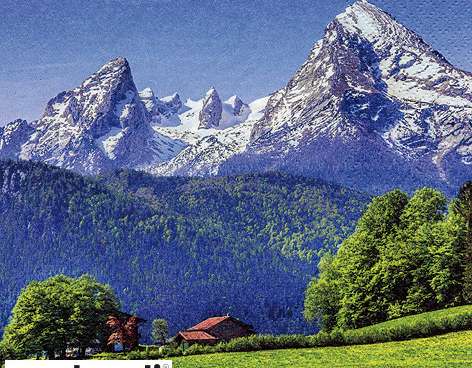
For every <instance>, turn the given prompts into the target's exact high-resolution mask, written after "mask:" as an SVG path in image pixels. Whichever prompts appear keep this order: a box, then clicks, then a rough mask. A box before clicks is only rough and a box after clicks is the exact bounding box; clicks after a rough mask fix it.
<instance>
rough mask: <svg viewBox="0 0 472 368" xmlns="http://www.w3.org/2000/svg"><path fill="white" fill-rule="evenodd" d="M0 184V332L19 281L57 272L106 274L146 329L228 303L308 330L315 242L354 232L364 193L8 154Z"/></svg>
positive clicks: (235, 311)
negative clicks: (77, 169) (72, 164)
mask: <svg viewBox="0 0 472 368" xmlns="http://www.w3.org/2000/svg"><path fill="white" fill-rule="evenodd" d="M0 188H2V190H1V192H0V213H1V214H2V221H1V222H0V332H1V328H2V325H4V324H5V323H6V321H7V319H8V316H9V314H10V312H11V308H12V307H13V305H14V302H15V300H16V298H17V296H18V294H19V291H20V290H21V288H23V287H24V286H25V285H26V284H27V283H28V282H29V281H31V280H33V279H44V278H47V277H49V276H51V275H54V274H58V273H65V274H67V275H70V276H78V275H81V274H83V273H89V274H91V275H92V276H94V277H96V278H97V279H98V280H99V281H101V282H105V283H108V284H110V285H111V287H112V288H113V289H114V290H115V291H116V293H117V295H118V297H119V298H120V300H121V301H122V302H123V309H124V310H125V311H128V312H132V313H137V314H138V315H139V316H141V317H143V318H145V319H146V320H147V321H149V322H148V323H147V325H146V326H145V327H149V325H150V321H152V320H153V319H154V318H157V317H160V318H165V319H167V320H168V321H169V326H170V330H171V333H175V332H176V331H177V330H179V329H182V328H186V327H189V326H191V325H194V324H195V323H197V322H198V321H200V320H202V319H204V318H207V317H208V316H211V315H215V314H226V313H230V314H232V315H234V316H236V317H238V318H241V319H242V320H244V321H246V322H248V323H250V324H252V325H254V327H255V329H256V330H257V331H258V332H265V333H294V332H308V331H310V328H311V327H309V326H308V325H307V324H306V323H305V321H304V320H303V317H302V308H303V293H304V290H305V287H306V284H307V282H308V280H309V279H310V277H312V276H313V275H314V273H315V272H316V264H317V259H316V258H317V251H318V250H319V249H320V248H323V247H333V246H335V245H336V244H338V243H339V241H340V239H342V238H344V237H345V236H346V235H347V234H349V233H350V232H351V231H352V229H353V226H354V225H355V222H356V220H357V219H358V217H359V216H360V213H361V211H362V209H363V208H364V206H365V205H366V203H367V201H368V198H367V197H366V196H365V195H363V194H361V193H358V192H354V191H350V190H348V189H345V188H342V187H339V186H335V185H331V184H328V183H325V182H321V181H318V180H313V179H304V178H295V177H291V176H288V175H279V174H267V175H245V176H236V177H227V178H211V179H198V178H155V177H152V176H150V175H146V174H143V173H138V172H134V171H128V170H123V171H119V172H117V173H114V174H111V175H109V176H106V177H102V178H86V177H82V176H80V175H77V174H74V173H72V172H68V171H66V170H61V169H58V168H54V167H49V166H46V165H43V164H39V163H32V162H11V161H8V162H0ZM248 295H251V298H250V300H248V297H247V296H248ZM145 335H146V334H145Z"/></svg>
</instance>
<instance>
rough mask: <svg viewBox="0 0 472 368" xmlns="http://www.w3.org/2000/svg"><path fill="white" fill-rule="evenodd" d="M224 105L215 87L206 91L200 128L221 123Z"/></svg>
mask: <svg viewBox="0 0 472 368" xmlns="http://www.w3.org/2000/svg"><path fill="white" fill-rule="evenodd" d="M222 113H223V106H222V102H221V99H220V96H219V95H218V92H216V89H215V88H214V87H212V88H210V90H209V91H208V92H207V93H206V95H205V99H204V100H203V107H202V110H201V111H200V114H199V117H198V119H199V121H200V124H199V129H209V128H216V127H218V126H219V124H220V120H221V114H222Z"/></svg>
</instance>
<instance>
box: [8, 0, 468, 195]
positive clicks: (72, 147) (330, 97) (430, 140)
mask: <svg viewBox="0 0 472 368" xmlns="http://www.w3.org/2000/svg"><path fill="white" fill-rule="evenodd" d="M120 73H121V74H120ZM110 75H112V76H113V77H110V78H107V76H110ZM121 76H124V77H123V78H121ZM116 81H118V82H117V83H115V82H116ZM120 81H121V82H120ZM97 90H98V92H97ZM99 114H101V115H100V116H99ZM471 118H472V73H469V72H465V71H462V70H460V69H458V68H455V67H454V66H453V65H452V64H450V63H449V62H448V61H447V60H446V58H445V57H444V56H443V55H441V54H440V53H439V52H437V51H436V50H434V49H433V48H432V47H431V46H430V45H428V44H427V43H426V42H424V40H423V39H422V38H421V37H420V36H419V35H418V34H416V33H415V32H414V31H412V30H410V29H408V28H407V27H405V26H403V25H402V24H400V23H399V22H398V21H397V20H396V19H395V18H394V17H393V16H391V15H390V14H388V13H386V12H384V11H383V10H381V9H379V8H378V7H376V6H375V5H372V4H371V3H369V2H368V1H365V0H360V1H356V2H355V3H353V4H352V5H351V6H349V7H347V9H346V10H345V11H344V12H343V13H341V14H340V15H338V16H336V17H335V18H334V19H333V20H332V21H331V22H330V23H329V24H328V26H327V27H326V30H325V34H324V37H323V38H322V39H321V40H319V41H318V42H316V43H315V45H314V46H313V48H312V50H311V52H310V55H309V56H308V58H307V60H306V62H305V63H304V64H303V65H302V66H301V67H300V68H299V70H298V71H297V72H296V73H295V75H294V76H293V78H292V79H291V80H290V81H289V82H288V84H287V85H286V86H285V87H284V88H282V89H280V90H279V91H276V92H275V93H273V94H271V95H270V96H268V97H266V98H263V99H260V100H257V101H255V102H253V103H249V104H247V103H245V102H243V101H242V100H241V99H240V98H239V97H237V96H234V97H233V98H231V99H229V100H227V101H222V99H221V98H220V96H219V94H218V92H217V90H216V89H215V88H211V89H210V90H209V91H208V92H207V95H206V97H203V98H202V99H201V100H198V101H192V100H187V101H186V102H183V101H182V100H181V98H180V96H179V95H178V94H175V95H173V96H169V97H167V98H158V97H156V95H155V94H154V92H153V91H152V90H151V89H145V90H143V91H141V92H138V91H137V89H136V86H135V85H134V82H133V79H132V76H131V71H130V68H129V64H128V62H127V61H126V59H124V58H117V59H114V60H112V61H111V62H110V63H108V64H106V65H105V66H103V67H102V68H101V69H100V70H99V71H98V72H97V73H95V74H94V75H93V76H92V77H90V78H88V79H87V80H86V81H84V83H83V84H82V85H81V86H80V87H78V88H76V89H74V90H72V91H69V92H65V93H63V94H60V95H58V96H57V97H56V98H55V99H53V100H51V101H50V103H49V104H48V106H47V108H46V112H45V114H44V115H43V117H42V118H41V119H39V120H38V121H35V122H31V123H22V124H18V121H17V122H16V123H15V122H14V123H11V125H10V126H9V127H8V128H5V129H3V130H2V131H0V157H3V158H21V159H30V160H37V161H44V162H47V163H51V164H54V165H57V166H61V167H65V168H69V169H73V170H76V171H78V172H81V173H87V174H96V173H100V172H105V171H110V170H114V169H117V168H120V167H127V168H134V169H139V170H144V171H147V172H150V173H153V174H155V175H166V176H169V175H188V176H214V175H228V174H237V173H243V172H264V171H274V170H280V171H287V172H290V173H293V174H296V175H305V176H312V177H319V178H322V179H326V180H330V181H335V182H338V183H340V184H343V185H347V186H352V187H353V188H357V189H360V190H367V191H369V192H372V193H379V192H383V191H385V190H389V189H392V188H394V187H401V188H403V189H405V190H408V191H412V190H414V189H415V188H417V187H419V186H424V185H428V186H434V187H438V188H440V189H442V190H445V191H447V192H448V193H453V192H454V191H456V190H457V188H458V187H459V186H460V184H462V182H463V181H465V180H466V179H468V178H470V176H471V175H472V126H471V123H470V121H471ZM84 124H85V128H83V127H82V125H84ZM64 126H68V129H65V128H64ZM2 142H3V143H2Z"/></svg>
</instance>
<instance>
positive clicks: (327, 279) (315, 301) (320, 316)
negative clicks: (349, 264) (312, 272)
mask: <svg viewBox="0 0 472 368" xmlns="http://www.w3.org/2000/svg"><path fill="white" fill-rule="evenodd" d="M334 261H335V256H334V255H333V254H332V253H326V254H325V255H323V257H321V259H320V262H319V264H318V270H319V276H318V277H315V278H314V279H313V280H311V282H310V283H309V284H308V288H307V290H306V292H305V306H304V310H303V315H304V316H305V319H306V320H307V321H309V322H312V321H315V320H316V321H317V322H318V324H319V325H320V326H321V328H322V329H323V330H325V331H330V330H332V329H333V328H334V327H335V326H336V317H337V313H338V310H339V305H340V300H339V299H340V293H339V285H338V280H339V272H338V271H337V269H336V265H335V264H334Z"/></svg>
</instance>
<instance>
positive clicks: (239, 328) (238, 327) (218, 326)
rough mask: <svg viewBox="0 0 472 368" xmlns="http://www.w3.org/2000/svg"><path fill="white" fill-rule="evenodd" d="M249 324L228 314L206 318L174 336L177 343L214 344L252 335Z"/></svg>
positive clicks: (252, 331)
mask: <svg viewBox="0 0 472 368" xmlns="http://www.w3.org/2000/svg"><path fill="white" fill-rule="evenodd" d="M254 333H255V332H254V330H253V328H252V326H251V325H248V324H246V323H244V322H241V321H240V320H238V319H236V318H234V317H231V316H229V315H227V316H223V317H211V318H208V319H206V320H204V321H202V322H200V323H198V324H196V325H195V326H193V327H190V328H189V329H187V330H184V331H180V332H179V333H178V334H177V336H176V341H177V342H178V343H185V344H189V345H191V344H206V345H214V344H216V343H218V342H220V341H229V340H231V339H235V338H237V337H243V336H249V335H253V334H254Z"/></svg>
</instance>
